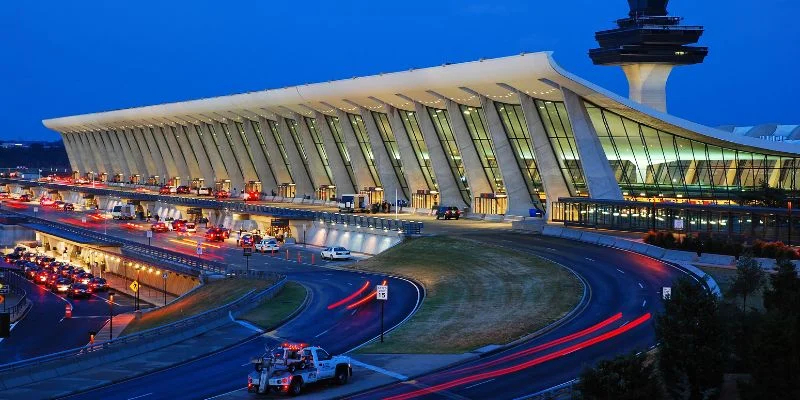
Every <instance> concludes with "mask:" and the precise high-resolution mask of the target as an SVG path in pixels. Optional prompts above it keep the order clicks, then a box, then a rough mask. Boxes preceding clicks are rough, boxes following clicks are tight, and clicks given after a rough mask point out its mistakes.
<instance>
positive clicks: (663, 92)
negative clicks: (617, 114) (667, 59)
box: [622, 63, 674, 113]
mask: <svg viewBox="0 0 800 400" xmlns="http://www.w3.org/2000/svg"><path fill="white" fill-rule="evenodd" d="M673 67H674V65H669V64H649V63H648V64H627V65H623V66H622V70H623V71H624V72H625V76H626V77H627V78H628V89H629V91H630V94H629V96H630V99H631V100H633V101H635V102H637V103H641V104H644V105H646V106H648V107H652V108H654V109H656V110H658V111H661V112H663V113H666V112H667V79H669V74H670V73H671V72H672V68H673Z"/></svg>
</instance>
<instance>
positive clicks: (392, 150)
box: [372, 111, 409, 196]
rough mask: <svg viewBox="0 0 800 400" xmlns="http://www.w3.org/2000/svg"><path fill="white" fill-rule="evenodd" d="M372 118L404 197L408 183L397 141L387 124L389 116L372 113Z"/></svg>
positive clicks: (390, 126)
mask: <svg viewBox="0 0 800 400" xmlns="http://www.w3.org/2000/svg"><path fill="white" fill-rule="evenodd" d="M372 118H373V119H374V120H375V125H377V126H378V132H380V134H381V139H382V140H383V145H384V147H385V148H386V152H387V153H388V154H389V160H390V161H391V163H392V167H393V168H394V174H395V175H396V176H397V181H398V182H400V187H401V188H402V190H403V193H405V195H406V196H408V195H409V193H408V182H406V176H405V173H404V172H403V164H402V162H401V160H400V149H399V148H398V146H397V139H396V138H395V136H394V131H392V125H391V124H390V123H389V116H388V115H386V114H384V113H379V112H376V111H372Z"/></svg>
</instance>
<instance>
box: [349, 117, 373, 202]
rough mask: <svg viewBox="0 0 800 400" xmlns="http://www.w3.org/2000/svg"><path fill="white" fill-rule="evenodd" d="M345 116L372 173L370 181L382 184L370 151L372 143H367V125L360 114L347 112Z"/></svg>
mask: <svg viewBox="0 0 800 400" xmlns="http://www.w3.org/2000/svg"><path fill="white" fill-rule="evenodd" d="M347 118H348V119H349V120H350V125H351V126H352V127H353V132H355V134H356V141H358V146H359V147H361V153H362V154H364V160H365V161H366V162H367V167H368V168H369V173H370V175H372V181H373V182H375V185H376V186H382V185H381V177H380V176H379V175H378V169H377V168H376V167H375V154H373V153H372V145H371V144H370V143H369V134H368V133H367V127H366V126H364V119H363V118H361V116H360V115H356V114H350V113H348V114H347Z"/></svg>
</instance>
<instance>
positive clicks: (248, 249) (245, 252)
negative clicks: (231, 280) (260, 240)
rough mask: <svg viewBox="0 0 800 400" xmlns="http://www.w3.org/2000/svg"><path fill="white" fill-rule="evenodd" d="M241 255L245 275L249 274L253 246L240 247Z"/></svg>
mask: <svg viewBox="0 0 800 400" xmlns="http://www.w3.org/2000/svg"><path fill="white" fill-rule="evenodd" d="M242 255H243V256H244V263H245V268H246V270H245V271H247V276H250V257H251V256H252V255H253V248H252V247H249V246H245V247H242Z"/></svg>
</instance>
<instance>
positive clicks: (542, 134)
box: [506, 92, 573, 221]
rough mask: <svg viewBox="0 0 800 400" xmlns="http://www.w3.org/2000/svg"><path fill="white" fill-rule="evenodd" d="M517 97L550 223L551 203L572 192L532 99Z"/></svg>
mask: <svg viewBox="0 0 800 400" xmlns="http://www.w3.org/2000/svg"><path fill="white" fill-rule="evenodd" d="M517 96H518V97H519V100H520V105H521V106H522V114H523V115H524V116H525V125H526V126H527V127H528V134H530V135H531V142H532V144H533V157H534V158H536V167H537V168H538V169H539V175H540V176H541V178H542V186H544V192H545V197H546V202H547V211H546V215H547V219H548V221H550V220H552V217H553V213H552V212H551V211H552V209H553V203H554V202H556V201H558V199H559V198H560V197H570V193H571V192H572V191H573V190H570V187H569V185H568V184H567V181H566V180H565V179H564V174H563V172H562V170H561V165H560V164H559V163H558V159H557V158H556V156H555V153H554V152H553V146H552V144H551V142H550V139H549V138H548V137H547V131H546V130H545V128H544V124H542V118H541V116H540V115H539V112H538V111H537V110H536V104H535V103H534V102H533V98H531V97H530V96H528V95H527V94H525V93H522V92H517ZM506 186H508V185H506Z"/></svg>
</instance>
